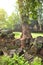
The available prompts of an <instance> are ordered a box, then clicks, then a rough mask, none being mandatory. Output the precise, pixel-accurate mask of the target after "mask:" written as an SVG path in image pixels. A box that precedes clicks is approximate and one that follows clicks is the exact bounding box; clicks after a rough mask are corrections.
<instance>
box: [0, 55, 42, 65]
mask: <svg viewBox="0 0 43 65" xmlns="http://www.w3.org/2000/svg"><path fill="white" fill-rule="evenodd" d="M41 60H42V59H41V58H39V57H35V58H34V60H33V61H32V62H31V65H41ZM0 65H30V63H29V62H28V61H26V59H25V58H24V57H23V56H19V55H17V54H14V56H13V58H10V57H9V56H2V57H1V58H0Z"/></svg>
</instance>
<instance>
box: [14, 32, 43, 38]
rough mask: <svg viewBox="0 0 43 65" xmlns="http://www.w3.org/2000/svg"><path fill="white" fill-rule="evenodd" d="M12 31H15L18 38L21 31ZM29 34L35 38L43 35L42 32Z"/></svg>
mask: <svg viewBox="0 0 43 65" xmlns="http://www.w3.org/2000/svg"><path fill="white" fill-rule="evenodd" d="M13 33H15V38H20V36H21V34H22V33H21V32H13ZM31 35H32V37H33V38H36V37H38V36H43V33H31Z"/></svg>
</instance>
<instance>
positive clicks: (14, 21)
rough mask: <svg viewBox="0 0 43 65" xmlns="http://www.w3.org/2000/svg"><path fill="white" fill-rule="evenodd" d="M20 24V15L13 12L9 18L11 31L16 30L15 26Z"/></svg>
mask: <svg viewBox="0 0 43 65" xmlns="http://www.w3.org/2000/svg"><path fill="white" fill-rule="evenodd" d="M18 22H19V17H18V14H16V13H14V12H12V14H11V15H10V16H9V17H8V20H7V26H8V27H9V28H10V29H14V26H15V24H17V23H18Z"/></svg>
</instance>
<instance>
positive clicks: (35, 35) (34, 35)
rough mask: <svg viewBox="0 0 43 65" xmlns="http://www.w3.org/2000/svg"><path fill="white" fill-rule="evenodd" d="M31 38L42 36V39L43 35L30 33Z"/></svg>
mask: <svg viewBox="0 0 43 65" xmlns="http://www.w3.org/2000/svg"><path fill="white" fill-rule="evenodd" d="M31 35H32V37H33V38H36V37H38V36H42V37H43V33H31Z"/></svg>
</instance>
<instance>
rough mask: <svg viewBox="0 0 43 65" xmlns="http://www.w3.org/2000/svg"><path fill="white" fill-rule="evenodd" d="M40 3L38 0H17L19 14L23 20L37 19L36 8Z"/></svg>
mask: <svg viewBox="0 0 43 65" xmlns="http://www.w3.org/2000/svg"><path fill="white" fill-rule="evenodd" d="M40 5H41V3H40V1H39V0H18V6H19V11H20V16H21V19H22V21H23V22H28V21H29V19H30V18H31V19H37V17H38V15H37V10H38V8H39V7H40Z"/></svg>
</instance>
